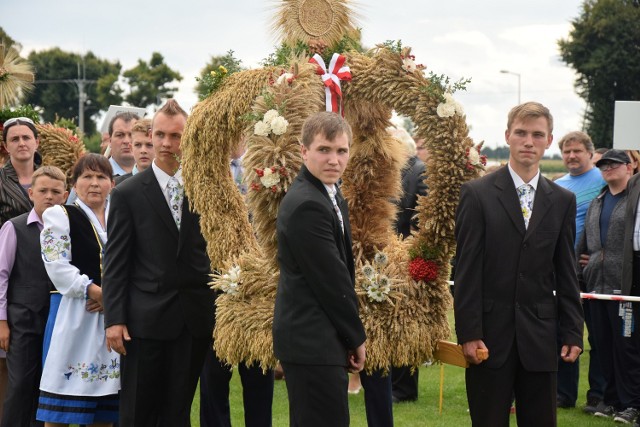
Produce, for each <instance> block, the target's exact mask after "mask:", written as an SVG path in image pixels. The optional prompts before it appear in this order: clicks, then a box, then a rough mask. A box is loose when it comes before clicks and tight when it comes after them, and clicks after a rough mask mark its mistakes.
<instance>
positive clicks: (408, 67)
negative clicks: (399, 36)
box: [402, 57, 418, 73]
mask: <svg viewBox="0 0 640 427" xmlns="http://www.w3.org/2000/svg"><path fill="white" fill-rule="evenodd" d="M402 69H403V70H405V71H406V72H407V73H414V72H415V71H416V70H417V69H418V67H416V62H415V61H414V60H413V59H411V58H409V57H406V58H404V59H403V60H402Z"/></svg>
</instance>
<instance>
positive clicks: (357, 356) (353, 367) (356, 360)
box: [347, 343, 367, 374]
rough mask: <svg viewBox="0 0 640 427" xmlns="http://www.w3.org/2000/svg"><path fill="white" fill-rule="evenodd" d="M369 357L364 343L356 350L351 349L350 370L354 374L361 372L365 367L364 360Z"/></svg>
mask: <svg viewBox="0 0 640 427" xmlns="http://www.w3.org/2000/svg"><path fill="white" fill-rule="evenodd" d="M366 357H367V350H366V349H365V347H364V343H362V345H360V347H358V348H356V349H355V350H350V351H349V366H348V368H347V369H348V370H349V372H351V373H352V374H353V373H355V372H360V371H362V369H363V368H364V360H365V359H366Z"/></svg>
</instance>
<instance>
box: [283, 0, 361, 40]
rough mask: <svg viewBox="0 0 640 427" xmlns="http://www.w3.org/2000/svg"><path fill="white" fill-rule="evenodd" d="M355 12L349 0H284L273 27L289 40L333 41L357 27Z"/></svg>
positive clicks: (284, 38)
mask: <svg viewBox="0 0 640 427" xmlns="http://www.w3.org/2000/svg"><path fill="white" fill-rule="evenodd" d="M353 15H354V12H353V11H352V10H351V7H350V6H349V4H348V0H283V1H281V2H280V3H279V6H278V10H277V13H276V15H275V16H274V19H273V22H272V25H271V27H272V29H273V31H274V32H275V33H276V34H277V35H278V36H280V38H281V39H282V40H283V41H284V42H286V43H288V44H294V43H295V42H296V41H298V40H303V41H305V42H306V41H309V40H311V39H321V40H322V41H323V42H325V43H327V44H329V45H331V44H333V43H335V42H337V41H339V40H340V39H341V38H342V37H343V36H344V35H345V34H347V33H349V32H351V31H353V30H355V27H356V26H355V24H354V22H353V21H354V16H353Z"/></svg>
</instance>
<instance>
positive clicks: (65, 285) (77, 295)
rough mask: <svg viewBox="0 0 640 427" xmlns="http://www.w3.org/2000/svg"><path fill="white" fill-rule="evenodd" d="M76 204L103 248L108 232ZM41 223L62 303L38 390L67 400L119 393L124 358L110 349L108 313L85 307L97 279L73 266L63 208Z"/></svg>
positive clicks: (48, 265)
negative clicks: (95, 311) (92, 284)
mask: <svg viewBox="0 0 640 427" xmlns="http://www.w3.org/2000/svg"><path fill="white" fill-rule="evenodd" d="M76 204H77V205H78V206H79V207H80V208H81V209H82V211H83V212H84V213H85V214H86V215H87V217H88V218H89V220H90V221H91V223H92V224H93V227H94V229H95V231H96V234H97V235H98V236H99V238H100V240H101V245H102V247H104V245H105V244H106V242H107V230H106V229H104V228H103V227H102V225H101V224H100V221H99V220H98V218H97V217H96V216H95V214H94V213H93V211H92V210H91V209H90V208H89V207H88V206H87V205H85V204H84V203H83V202H82V201H81V200H79V199H78V200H76ZM107 212H108V210H107ZM42 219H43V222H44V229H43V230H42V233H41V234H40V245H41V250H42V260H43V261H44V265H45V268H46V270H47V274H48V275H49V278H50V279H51V281H52V282H53V284H54V286H55V287H56V289H57V290H58V291H59V292H60V294H61V295H62V300H61V302H60V308H59V309H58V314H57V316H56V321H55V325H54V328H53V333H52V336H51V346H50V347H49V353H48V354H47V358H46V360H45V364H44V367H43V372H42V379H41V381H40V389H41V390H43V391H47V392H50V393H56V394H62V395H68V396H107V395H111V394H116V393H117V392H118V390H120V356H119V355H118V353H115V352H111V353H110V352H108V351H107V347H106V336H105V332H104V314H102V313H89V312H88V311H87V310H86V308H85V304H86V300H87V287H88V286H89V285H90V284H91V283H93V280H92V278H90V277H87V276H86V275H85V274H81V273H80V270H78V268H76V267H75V266H74V265H72V264H71V262H70V261H71V247H72V244H73V242H71V239H70V237H69V236H70V235H69V230H70V228H69V217H68V216H67V213H66V212H65V210H64V208H63V207H62V206H53V207H51V208H49V209H47V210H46V211H45V212H44V214H43V216H42ZM106 221H107V218H106V213H105V222H106Z"/></svg>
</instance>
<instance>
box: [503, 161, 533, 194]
mask: <svg viewBox="0 0 640 427" xmlns="http://www.w3.org/2000/svg"><path fill="white" fill-rule="evenodd" d="M507 167H508V168H509V173H510V174H511V179H512V180H513V183H514V185H515V186H516V188H518V187H520V186H521V185H523V184H529V185H530V186H532V187H533V190H534V191H535V190H537V189H538V181H540V169H538V172H537V173H536V175H535V176H534V177H533V178H532V179H531V181H529V182H524V180H523V179H522V178H520V175H518V174H517V173H516V171H514V170H513V168H512V167H511V164H510V163H507Z"/></svg>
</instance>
